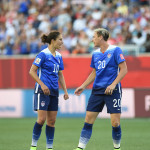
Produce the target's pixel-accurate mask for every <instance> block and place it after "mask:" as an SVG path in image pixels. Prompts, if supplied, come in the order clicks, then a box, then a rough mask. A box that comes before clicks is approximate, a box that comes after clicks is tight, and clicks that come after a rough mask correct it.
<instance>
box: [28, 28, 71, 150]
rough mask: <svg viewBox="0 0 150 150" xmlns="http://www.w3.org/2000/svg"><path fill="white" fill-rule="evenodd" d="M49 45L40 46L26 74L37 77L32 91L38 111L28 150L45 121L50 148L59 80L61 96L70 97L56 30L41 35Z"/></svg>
mask: <svg viewBox="0 0 150 150" xmlns="http://www.w3.org/2000/svg"><path fill="white" fill-rule="evenodd" d="M41 40H42V42H43V43H48V44H49V45H48V47H47V48H45V49H44V50H42V51H41V52H40V53H39V54H38V55H37V57H36V59H35V60H34V62H33V64H32V66H31V69H30V71H29V74H30V75H31V76H32V77H33V79H34V80H35V81H36V84H35V92H34V110H35V111H37V112H38V118H37V122H36V123H35V125H34V128H33V135H32V144H31V148H30V150H36V147H37V142H38V139H39V137H40V134H41V130H42V126H43V124H44V123H45V121H47V124H46V129H45V133H46V150H52V149H53V139H54V131H55V120H56V115H57V111H58V89H59V86H58V80H59V83H60V85H61V86H62V88H63V90H64V93H65V94H64V99H65V100H67V99H68V98H69V96H68V92H67V89H66V84H65V80H64V76H63V73H62V70H64V66H63V60H62V56H61V54H60V53H59V52H57V51H56V50H57V49H60V48H61V46H62V44H63V41H62V35H61V34H60V32H58V31H52V32H50V33H49V35H48V36H46V35H43V36H42V37H41Z"/></svg>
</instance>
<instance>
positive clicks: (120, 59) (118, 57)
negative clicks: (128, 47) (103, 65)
mask: <svg viewBox="0 0 150 150" xmlns="http://www.w3.org/2000/svg"><path fill="white" fill-rule="evenodd" d="M115 60H116V62H117V64H118V65H119V64H120V63H121V62H123V61H125V58H124V56H123V53H122V50H121V48H119V47H117V48H116V50H115Z"/></svg>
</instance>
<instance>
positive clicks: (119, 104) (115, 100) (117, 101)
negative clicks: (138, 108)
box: [113, 99, 121, 107]
mask: <svg viewBox="0 0 150 150" xmlns="http://www.w3.org/2000/svg"><path fill="white" fill-rule="evenodd" d="M113 102H114V106H113V107H121V100H120V99H118V100H117V99H113Z"/></svg>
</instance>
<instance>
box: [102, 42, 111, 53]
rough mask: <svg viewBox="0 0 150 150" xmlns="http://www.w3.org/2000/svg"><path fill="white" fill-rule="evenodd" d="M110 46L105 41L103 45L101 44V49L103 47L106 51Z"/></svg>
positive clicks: (103, 50)
mask: <svg viewBox="0 0 150 150" xmlns="http://www.w3.org/2000/svg"><path fill="white" fill-rule="evenodd" d="M108 47H109V44H108V43H107V42H106V43H103V45H101V46H100V49H101V52H102V53H104V52H105V51H106V50H107V49H108Z"/></svg>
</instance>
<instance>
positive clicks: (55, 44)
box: [54, 34, 63, 49]
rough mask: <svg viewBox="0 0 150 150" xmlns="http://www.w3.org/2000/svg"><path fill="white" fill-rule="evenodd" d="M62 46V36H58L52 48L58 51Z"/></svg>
mask: <svg viewBox="0 0 150 150" xmlns="http://www.w3.org/2000/svg"><path fill="white" fill-rule="evenodd" d="M62 45H63V38H62V35H61V34H60V35H59V36H58V37H57V39H56V41H55V42H54V47H55V48H56V49H60V48H61V46H62Z"/></svg>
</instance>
